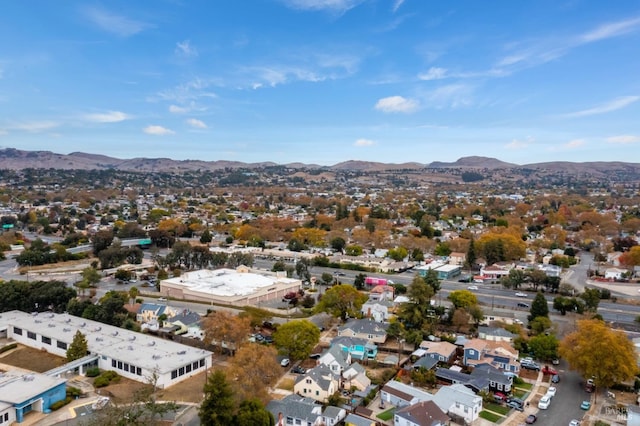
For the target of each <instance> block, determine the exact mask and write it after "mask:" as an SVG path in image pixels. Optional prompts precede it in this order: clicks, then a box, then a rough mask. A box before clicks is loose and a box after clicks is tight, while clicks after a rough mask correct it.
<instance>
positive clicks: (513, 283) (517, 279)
mask: <svg viewBox="0 0 640 426" xmlns="http://www.w3.org/2000/svg"><path fill="white" fill-rule="evenodd" d="M524 280H525V274H524V271H522V270H521V269H515V268H513V269H511V270H510V271H509V275H508V276H505V277H503V278H502V279H501V280H500V282H501V283H502V285H503V286H504V287H506V288H513V289H517V288H519V287H520V286H521V285H522V283H523V282H524Z"/></svg>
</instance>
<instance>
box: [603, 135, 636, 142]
mask: <svg viewBox="0 0 640 426" xmlns="http://www.w3.org/2000/svg"><path fill="white" fill-rule="evenodd" d="M605 140H606V141H607V142H608V143H616V144H631V143H638V142H640V136H636V135H618V136H611V137H608V138H606V139H605Z"/></svg>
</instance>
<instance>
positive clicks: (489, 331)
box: [478, 326, 516, 339]
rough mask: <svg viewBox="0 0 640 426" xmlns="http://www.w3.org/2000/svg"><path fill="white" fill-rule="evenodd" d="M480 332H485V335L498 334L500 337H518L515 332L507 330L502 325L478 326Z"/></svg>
mask: <svg viewBox="0 0 640 426" xmlns="http://www.w3.org/2000/svg"><path fill="white" fill-rule="evenodd" d="M478 334H484V335H489V336H498V337H508V338H510V339H513V338H515V337H516V335H515V334H513V333H511V332H509V331H507V330H505V329H504V328H501V327H486V326H480V327H478Z"/></svg>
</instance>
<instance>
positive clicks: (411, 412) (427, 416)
mask: <svg viewBox="0 0 640 426" xmlns="http://www.w3.org/2000/svg"><path fill="white" fill-rule="evenodd" d="M395 415H396V416H400V417H402V418H405V419H407V420H409V421H410V422H411V423H414V424H417V425H420V426H439V425H446V424H449V423H448V422H449V420H450V419H449V416H447V415H446V414H445V412H444V411H443V410H441V409H440V407H438V405H437V404H436V403H435V402H433V401H422V402H418V403H417V404H413V405H409V406H407V407H403V408H401V409H400V410H396V412H395Z"/></svg>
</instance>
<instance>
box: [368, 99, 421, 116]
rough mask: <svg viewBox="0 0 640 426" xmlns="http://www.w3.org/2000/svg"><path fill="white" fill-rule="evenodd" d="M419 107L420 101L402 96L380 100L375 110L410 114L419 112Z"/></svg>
mask: <svg viewBox="0 0 640 426" xmlns="http://www.w3.org/2000/svg"><path fill="white" fill-rule="evenodd" d="M419 106H420V105H419V103H418V101H416V100H414V99H407V98H403V97H402V96H390V97H388V98H382V99H380V100H378V102H376V106H375V109H377V110H378V111H382V112H404V113H410V112H413V111H415V110H417V109H418V107H419Z"/></svg>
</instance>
